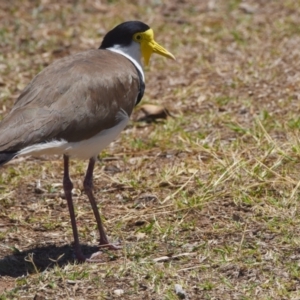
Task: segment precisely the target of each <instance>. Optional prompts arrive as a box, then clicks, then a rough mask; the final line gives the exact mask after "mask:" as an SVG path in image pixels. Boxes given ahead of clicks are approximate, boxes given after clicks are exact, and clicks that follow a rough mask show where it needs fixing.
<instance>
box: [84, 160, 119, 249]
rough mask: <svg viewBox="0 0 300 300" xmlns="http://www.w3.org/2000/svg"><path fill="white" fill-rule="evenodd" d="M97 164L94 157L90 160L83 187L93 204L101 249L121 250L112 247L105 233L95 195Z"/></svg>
mask: <svg viewBox="0 0 300 300" xmlns="http://www.w3.org/2000/svg"><path fill="white" fill-rule="evenodd" d="M95 162H96V159H95V158H94V157H93V158H91V159H90V161H89V165H88V168H87V171H86V175H85V178H84V182H83V186H84V190H85V193H86V194H87V196H88V198H89V200H90V203H91V206H92V209H93V212H94V215H95V218H96V222H97V226H98V230H99V235H100V243H99V244H100V247H108V248H110V249H112V250H117V249H120V247H118V246H115V245H112V244H110V243H109V242H108V239H107V237H106V233H105V230H104V227H103V224H102V221H101V217H100V213H99V210H98V208H97V204H96V201H95V197H94V195H93V171H94V166H95Z"/></svg>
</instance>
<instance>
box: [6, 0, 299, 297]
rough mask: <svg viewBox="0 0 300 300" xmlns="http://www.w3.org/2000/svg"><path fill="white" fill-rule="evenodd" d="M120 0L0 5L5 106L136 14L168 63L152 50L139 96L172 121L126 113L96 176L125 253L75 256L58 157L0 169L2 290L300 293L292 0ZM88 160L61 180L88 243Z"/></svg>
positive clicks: (110, 227) (91, 233) (295, 9)
mask: <svg viewBox="0 0 300 300" xmlns="http://www.w3.org/2000/svg"><path fill="white" fill-rule="evenodd" d="M62 2H63V3H62ZM127 2H128V1H91V0H86V1H80V0H79V1H57V2H56V3H55V2H54V1H48V0H43V1H29V0H24V1H7V2H4V1H2V2H1V3H0V20H1V25H0V49H1V52H0V97H1V105H0V110H1V115H2V116H4V115H5V114H6V112H7V111H8V110H9V109H10V108H11V107H12V104H13V101H14V100H15V99H16V97H17V96H18V95H19V93H20V91H21V90H22V88H24V86H25V85H26V84H27V83H28V82H29V81H30V80H31V79H32V77H33V76H34V75H35V74H36V73H37V72H38V71H39V70H41V69H42V68H44V67H45V66H46V65H48V64H49V63H50V62H51V61H53V60H55V59H57V58H59V57H62V56H64V55H68V54H70V53H75V52H78V51H81V50H85V49H88V48H96V47H98V46H99V44H100V41H101V38H102V36H103V34H104V33H105V32H106V31H107V30H109V29H110V28H112V27H113V26H114V25H116V24H117V23H120V22H122V21H125V20H132V19H141V20H143V21H144V22H146V23H148V24H149V25H151V26H152V28H153V29H154V31H155V33H156V38H157V40H158V41H159V42H160V43H161V44H162V45H164V46H165V47H166V48H167V49H169V50H170V51H171V52H172V53H173V54H174V55H175V56H176V57H177V63H173V62H170V61H166V60H164V59H162V58H159V57H153V58H152V62H151V66H150V67H149V68H147V69H146V94H145V97H144V99H143V102H144V103H151V104H160V105H161V104H163V105H165V106H166V107H167V108H168V110H169V111H170V112H171V114H172V115H174V116H175V118H168V119H167V120H165V121H161V122H157V123H140V122H136V121H133V122H132V123H131V124H130V126H128V128H126V130H125V131H124V132H123V134H122V136H121V137H120V138H119V139H118V141H116V142H115V143H114V144H113V145H112V146H111V147H109V148H108V149H107V150H106V151H104V152H103V153H102V154H101V155H100V158H101V160H100V162H99V163H98V166H97V169H96V172H95V188H96V191H95V193H96V196H97V198H98V201H99V202H98V203H99V208H101V211H102V213H103V215H104V216H105V227H106V228H107V231H108V234H109V235H110V238H111V239H112V240H117V239H119V240H120V241H121V242H122V244H123V246H124V248H123V250H122V251H120V252H117V253H113V252H105V253H103V263H101V264H95V265H92V264H76V263H74V262H73V260H72V247H71V242H72V232H71V226H70V224H69V217H68V211H67V208H66V203H65V200H64V199H63V198H62V185H61V182H62V161H61V158H60V157H55V158H51V161H50V160H47V159H33V158H26V160H24V159H19V160H16V161H13V162H12V163H10V164H7V165H6V166H5V167H4V168H2V169H1V177H0V216H1V219H0V294H1V293H2V296H0V299H20V298H22V299H33V298H34V297H35V298H34V299H63V298H67V299H71V298H72V299H117V298H121V299H155V300H156V299H178V298H180V295H176V293H175V284H180V285H181V286H182V288H183V289H184V291H185V292H186V298H188V299H222V300H223V299H249V300H250V299H299V298H300V282H299V278H300V266H299V259H300V252H299V243H300V217H299V210H300V205H299V185H300V182H299V166H300V165H299V162H298V161H299V155H300V146H299V127H300V117H299V110H300V104H299V95H300V94H299V92H300V88H299V86H300V85H299V83H300V77H299V74H300V73H299V71H300V70H299V62H300V47H299V42H300V24H299V23H300V22H299V13H300V9H299V2H298V1H292V0H284V1H279V0H278V1H263V0H261V1H254V0H253V1H250V0H248V1H239V0H228V1H226V0H218V1H217V0H216V1H214V0H211V1H199V0H189V1H179V0H178V1H171V0H170V1H143V0H136V1H130V3H131V4H126V3H127ZM137 110H138V108H137ZM137 114H138V111H137V112H136V113H135V116H133V120H135V119H136V116H137ZM85 167H86V163H85V162H81V161H73V162H72V166H71V174H72V179H73V180H74V183H75V188H76V190H75V192H76V197H75V204H76V209H77V217H78V225H79V229H80V237H81V241H82V242H83V243H84V244H85V248H84V249H85V251H86V252H89V251H91V250H92V249H93V248H92V247H93V246H95V245H96V244H97V232H96V230H95V221H94V218H93V216H92V211H91V209H90V207H89V204H88V203H87V199H86V197H85V195H83V194H82V178H83V174H84V171H85ZM38 182H40V183H41V187H42V189H43V190H44V191H43V193H42V194H39V193H37V192H36V189H35V188H36V185H37V183H38ZM117 289H122V290H123V291H124V294H123V295H122V296H120V297H118V296H117V295H116V294H115V293H114V291H115V290H117Z"/></svg>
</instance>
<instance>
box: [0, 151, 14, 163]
mask: <svg viewBox="0 0 300 300" xmlns="http://www.w3.org/2000/svg"><path fill="white" fill-rule="evenodd" d="M16 155H17V152H0V166H1V165H4V164H6V163H7V162H8V161H10V160H11V159H13V158H14V157H15V156H16Z"/></svg>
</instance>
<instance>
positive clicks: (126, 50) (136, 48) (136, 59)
mask: <svg viewBox="0 0 300 300" xmlns="http://www.w3.org/2000/svg"><path fill="white" fill-rule="evenodd" d="M107 50H110V51H113V52H116V53H119V54H121V55H123V56H125V57H127V58H128V59H129V60H130V61H131V62H132V63H133V64H134V65H135V66H136V68H137V69H138V70H139V71H140V72H141V74H142V77H143V81H145V75H144V71H143V67H142V64H141V47H140V44H138V43H135V42H132V43H131V44H130V45H129V46H127V47H123V46H120V45H115V46H113V47H110V48H107Z"/></svg>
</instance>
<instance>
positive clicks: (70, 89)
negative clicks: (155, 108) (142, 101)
mask: <svg viewBox="0 0 300 300" xmlns="http://www.w3.org/2000/svg"><path fill="white" fill-rule="evenodd" d="M138 92H139V76H138V73H137V71H136V68H135V67H134V65H133V64H132V63H131V62H130V61H129V60H128V59H127V58H125V57H123V56H122V55H120V54H117V53H114V52H111V51H108V50H89V51H86V52H82V53H78V54H76V55H73V56H69V57H66V58H63V59H61V60H58V61H56V62H54V63H53V64H51V65H50V66H48V67H47V68H45V69H44V70H43V71H42V72H41V73H39V74H38V75H37V76H36V77H35V78H34V79H33V80H32V81H31V83H30V84H29V85H28V86H27V87H26V88H25V89H24V91H23V92H22V94H21V95H20V97H19V98H18V99H17V101H16V103H15V105H14V107H13V109H12V111H11V112H10V113H9V115H8V116H7V117H6V118H5V119H4V120H3V121H2V122H1V123H0V151H17V150H19V149H22V148H24V147H26V146H29V145H32V144H36V143H42V142H45V141H51V140H53V139H65V140H67V141H70V142H76V141H79V140H82V139H88V138H90V137H92V136H93V135H95V134H97V133H98V132H100V131H101V130H103V129H107V128H110V127H112V126H114V125H115V124H116V123H117V122H118V120H117V118H116V116H117V113H118V111H120V109H123V110H125V111H126V112H127V114H128V115H130V114H131V112H132V110H133V107H134V105H135V101H136V98H137V95H138Z"/></svg>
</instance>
